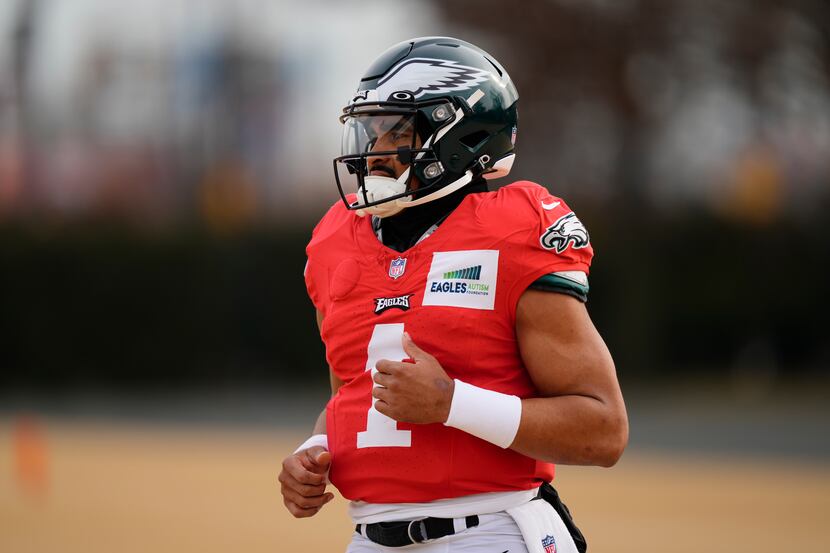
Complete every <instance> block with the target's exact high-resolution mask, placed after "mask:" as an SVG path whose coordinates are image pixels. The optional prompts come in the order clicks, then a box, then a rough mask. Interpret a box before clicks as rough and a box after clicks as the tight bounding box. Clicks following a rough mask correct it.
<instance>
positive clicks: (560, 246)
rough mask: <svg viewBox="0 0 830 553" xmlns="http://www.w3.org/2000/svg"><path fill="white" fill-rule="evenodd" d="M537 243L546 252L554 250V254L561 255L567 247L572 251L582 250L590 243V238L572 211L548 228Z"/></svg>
mask: <svg viewBox="0 0 830 553" xmlns="http://www.w3.org/2000/svg"><path fill="white" fill-rule="evenodd" d="M539 243H540V244H542V247H543V248H545V249H546V250H555V251H556V253H562V252H564V251H565V250H567V249H568V247H569V246H570V247H572V248H574V249H579V248H584V247H585V246H587V245H588V244H589V243H590V238H589V236H588V229H586V228H585V225H583V224H582V221H580V220H579V219H577V217H576V214H575V213H574V212H573V211H572V212H570V213H568V214H566V215H563V216H562V217H560V218H559V219H557V220H556V222H555V223H553V224H552V225H551V226H549V227H548V228H547V230H545V233H544V234H543V235H542V236H541V237H539Z"/></svg>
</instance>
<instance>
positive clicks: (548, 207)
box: [542, 202, 562, 211]
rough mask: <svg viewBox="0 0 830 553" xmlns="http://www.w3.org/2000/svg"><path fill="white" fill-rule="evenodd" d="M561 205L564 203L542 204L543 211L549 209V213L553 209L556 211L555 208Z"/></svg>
mask: <svg viewBox="0 0 830 553" xmlns="http://www.w3.org/2000/svg"><path fill="white" fill-rule="evenodd" d="M561 203H562V202H553V203H550V204H546V203H545V202H542V209H547V210H548V211H550V210H551V209H555V208H557V207H559V204H561Z"/></svg>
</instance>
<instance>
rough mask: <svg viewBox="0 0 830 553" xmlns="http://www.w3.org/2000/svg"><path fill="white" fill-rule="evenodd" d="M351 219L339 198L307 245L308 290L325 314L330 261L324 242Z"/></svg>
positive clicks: (327, 300)
mask: <svg viewBox="0 0 830 553" xmlns="http://www.w3.org/2000/svg"><path fill="white" fill-rule="evenodd" d="M348 219H349V211H348V210H347V209H346V207H345V206H344V205H343V202H342V201H340V200H338V201H337V202H335V203H334V205H332V206H331V208H329V210H328V211H327V212H326V214H325V215H323V217H322V218H321V219H320V221H319V222H318V223H317V225H316V226H315V227H314V230H312V231H311V240H309V242H308V245H307V246H306V250H305V251H306V264H305V269H304V270H303V278H304V279H305V286H306V291H307V292H308V297H309V298H310V299H311V303H313V304H314V307H315V308H316V309H317V310H318V311H320V312H321V313H323V314H324V315H325V313H326V309H327V307H328V303H329V297H330V293H329V284H330V282H329V274H330V267H329V265H330V263H329V260H328V258H327V256H326V255H325V250H326V248H324V247H323V244H324V243H325V242H326V241H328V240H330V239H331V238H332V237H334V236H336V234H337V233H338V231H340V230H341V229H342V228H343V225H344V224H346V223H347V221H348Z"/></svg>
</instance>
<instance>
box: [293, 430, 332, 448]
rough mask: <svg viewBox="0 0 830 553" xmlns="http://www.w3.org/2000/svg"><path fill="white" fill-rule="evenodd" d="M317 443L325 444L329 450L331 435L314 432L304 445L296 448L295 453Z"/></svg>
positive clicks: (324, 446)
mask: <svg viewBox="0 0 830 553" xmlns="http://www.w3.org/2000/svg"><path fill="white" fill-rule="evenodd" d="M315 445H319V446H323V448H324V449H325V450H326V451H328V450H329V437H328V436H326V435H325V434H314V435H313V436H312V437H310V438H309V439H307V440H306V441H304V442H303V445H301V446H300V447H298V448H297V449H295V450H294V453H297V452H298V451H302V450H304V449H308V448H310V447H313V446H315Z"/></svg>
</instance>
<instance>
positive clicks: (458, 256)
mask: <svg viewBox="0 0 830 553" xmlns="http://www.w3.org/2000/svg"><path fill="white" fill-rule="evenodd" d="M498 272H499V252H498V250H466V251H457V252H436V253H434V254H432V264H431V265H430V267H429V275H428V276H427V282H426V286H425V288H424V301H423V305H442V306H447V307H467V308H470V309H488V310H492V309H493V307H494V305H495V301H496V280H497V277H498Z"/></svg>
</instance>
